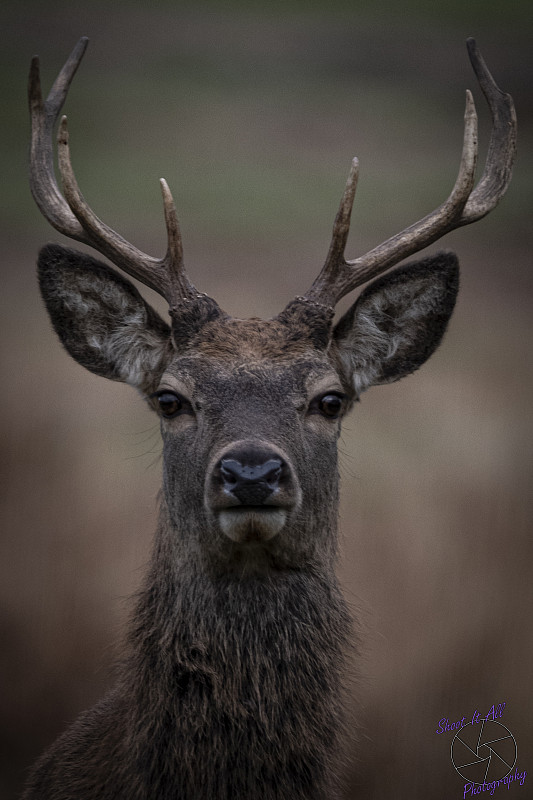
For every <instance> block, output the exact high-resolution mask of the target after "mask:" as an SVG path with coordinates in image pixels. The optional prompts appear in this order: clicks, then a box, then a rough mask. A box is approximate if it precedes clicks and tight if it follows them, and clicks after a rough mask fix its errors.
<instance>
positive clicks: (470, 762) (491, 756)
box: [451, 719, 517, 785]
mask: <svg viewBox="0 0 533 800" xmlns="http://www.w3.org/2000/svg"><path fill="white" fill-rule="evenodd" d="M451 756H452V764H453V766H454V767H455V769H456V770H457V772H458V773H459V775H461V776H462V777H463V778H464V779H465V780H466V781H468V782H470V783H478V784H480V785H481V784H483V783H491V782H492V781H498V780H501V779H502V778H505V777H506V776H507V775H508V774H509V773H510V772H511V770H512V769H513V767H514V765H515V764H516V757H517V748H516V741H515V738H514V736H513V734H512V733H511V731H510V730H509V729H508V728H506V727H505V725H502V723H501V722H494V721H492V720H488V719H482V720H480V722H479V723H476V724H474V723H472V722H468V723H467V724H466V725H463V727H462V728H461V730H459V731H458V732H457V733H456V734H455V736H454V738H453V741H452V746H451Z"/></svg>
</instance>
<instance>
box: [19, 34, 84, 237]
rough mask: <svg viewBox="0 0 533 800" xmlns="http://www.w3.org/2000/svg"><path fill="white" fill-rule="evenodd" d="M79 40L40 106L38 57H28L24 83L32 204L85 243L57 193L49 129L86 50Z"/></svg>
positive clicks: (51, 128) (80, 231)
mask: <svg viewBox="0 0 533 800" xmlns="http://www.w3.org/2000/svg"><path fill="white" fill-rule="evenodd" d="M88 41H89V40H88V39H87V37H86V36H84V37H82V38H81V39H80V40H79V42H78V43H77V45H76V47H75V48H74V50H73V51H72V53H71V54H70V56H69V58H68V60H67V61H66V63H65V65H64V66H63V69H62V70H61V72H60V73H59V75H58V76H57V78H56V81H55V83H54V85H53V87H52V89H51V90H50V94H49V95H48V97H47V99H46V102H44V103H43V99H42V93H41V78H40V70H39V56H34V57H33V58H32V62H31V67H30V77H29V82H28V100H29V106H30V115H31V151H30V188H31V193H32V195H33V198H34V200H35V202H36V203H37V205H38V207H39V209H40V211H41V213H42V214H43V216H44V217H45V218H46V219H47V220H48V222H49V223H50V224H51V225H52V226H53V227H54V228H55V229H56V230H58V231H59V232H60V233H63V234H65V236H69V237H70V238H72V239H77V240H78V241H81V242H85V241H86V236H85V235H84V232H83V229H82V227H81V225H80V224H79V222H78V221H77V219H76V217H75V216H74V215H73V214H72V212H71V210H70V209H69V207H68V205H67V203H66V202H65V200H64V198H63V197H62V195H61V192H60V191H59V187H58V185H57V181H56V178H55V174H54V150H53V136H52V134H53V130H54V126H55V123H56V121H57V118H58V116H59V112H60V111H61V109H62V107H63V103H64V102H65V98H66V96H67V92H68V89H69V86H70V84H71V82H72V79H73V77H74V75H75V73H76V70H77V69H78V66H79V64H80V62H81V59H82V58H83V54H84V53H85V50H86V49H87V44H88Z"/></svg>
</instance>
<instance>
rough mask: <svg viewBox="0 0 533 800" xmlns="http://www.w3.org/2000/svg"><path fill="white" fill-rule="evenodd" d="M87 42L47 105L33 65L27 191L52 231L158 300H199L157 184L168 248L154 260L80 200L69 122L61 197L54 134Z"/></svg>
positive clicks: (63, 137) (62, 144) (166, 196)
mask: <svg viewBox="0 0 533 800" xmlns="http://www.w3.org/2000/svg"><path fill="white" fill-rule="evenodd" d="M88 42H89V40H88V39H87V37H85V36H84V37H82V38H81V39H80V40H79V42H78V43H77V45H76V47H75V48H74V50H73V51H72V53H71V54H70V56H69V58H68V60H67V61H66V63H65V65H64V66H63V68H62V70H61V72H60V73H59V75H58V77H57V79H56V81H55V83H54V85H53V86H52V89H51V90H50V93H49V95H48V97H47V99H46V101H45V102H43V99H42V93H41V81H40V74H39V58H38V57H37V56H35V57H34V58H33V59H32V63H31V69H30V78H29V85H28V97H29V105H30V113H31V124H32V134H31V156H30V186H31V191H32V194H33V197H34V199H35V202H36V203H37V205H38V206H39V208H40V210H41V212H42V214H43V215H44V216H45V217H46V219H47V220H48V221H49V222H50V224H51V225H53V227H54V228H55V229H56V230H58V231H59V232H60V233H62V234H64V235H65V236H68V237H70V238H71V239H76V240H77V241H79V242H83V243H85V244H88V245H90V246H91V247H94V248H95V249H96V250H98V251H99V252H100V253H102V254H103V255H105V256H107V257H108V258H109V259H110V260H111V261H112V262H113V263H114V264H116V266H118V267H120V268H121V269H123V270H124V272H126V273H128V274H129V275H132V276H133V277H134V278H137V280H139V281H141V282H142V283H144V284H145V285H146V286H149V287H150V288H151V289H154V291H156V292H158V293H159V294H161V295H162V296H163V297H164V298H165V299H166V300H167V301H168V303H169V305H170V306H173V305H174V304H175V303H179V302H180V300H183V299H192V298H195V297H197V294H198V293H197V290H196V288H195V287H194V286H193V284H192V283H191V282H190V280H189V279H188V277H187V275H186V273H185V269H184V264H183V247H182V241H181V234H180V229H179V224H178V218H177V215H176V209H175V207H174V201H173V199H172V195H171V193H170V190H169V188H168V185H167V183H166V181H165V180H164V179H161V190H162V193H163V206H164V214H165V223H166V228H167V237H168V247H167V252H166V255H165V257H164V258H162V259H157V258H153V257H152V256H149V255H147V254H146V253H143V252H142V250H138V249H137V248H136V247H134V246H133V245H132V244H130V243H129V242H127V241H126V240H125V239H123V238H122V236H120V235H119V234H118V233H116V232H115V231H114V230H112V229H111V228H109V227H108V226H107V225H106V224H105V223H104V222H102V221H101V220H100V219H99V218H98V217H97V216H96V214H95V213H94V212H93V211H92V210H91V208H90V207H89V205H88V204H87V202H86V201H85V199H84V197H83V195H82V194H81V192H80V190H79V187H78V184H77V182H76V178H75V176H74V171H73V169H72V164H71V160H70V150H69V135H68V130H67V118H66V117H63V118H62V119H61V124H60V126H59V133H58V163H59V171H60V174H61V179H62V184H63V192H64V196H63V195H62V194H61V191H60V190H59V187H58V185H57V181H56V177H55V173H54V151H53V132H54V127H55V124H56V122H57V119H58V117H59V114H60V112H61V109H62V107H63V104H64V102H65V99H66V97H67V93H68V90H69V87H70V84H71V82H72V79H73V77H74V75H75V74H76V70H77V69H78V66H79V64H80V62H81V60H82V58H83V55H84V53H85V50H86V49H87V44H88Z"/></svg>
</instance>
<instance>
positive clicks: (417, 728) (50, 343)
mask: <svg viewBox="0 0 533 800" xmlns="http://www.w3.org/2000/svg"><path fill="white" fill-rule="evenodd" d="M532 18H533V11H532V9H531V4H530V3H529V2H525V1H524V2H522V1H521V0H506V2H505V3H501V2H499V1H498V2H495V0H484V2H481V1H480V0H470V2H468V3H464V2H463V1H462V0H461V2H459V1H458V0H457V2H454V1H453V0H443V2H440V3H434V4H431V3H422V2H419V0H400V2H393V0H389V1H388V2H383V3H380V2H364V1H362V2H357V1H356V0H352V2H340V1H339V0H333V1H332V2H329V3H327V4H326V3H318V2H297V0H285V2H280V0H270V2H269V3H266V2H259V0H257V2H253V1H252V2H244V0H240V1H239V0H234V2H227V3H217V2H214V0H213V1H212V2H195V3H192V2H191V3H182V2H176V1H174V2H170V1H169V2H153V3H150V4H148V3H141V2H132V1H131V0H130V1H129V2H126V1H125V0H124V2H120V1H119V2H115V3H113V4H110V3H108V2H105V3H104V2H90V0H88V1H87V2H86V3H84V4H81V3H76V2H69V3H67V2H59V0H48V2H47V3H46V4H44V3H37V2H35V3H31V2H17V3H15V2H13V0H4V3H3V4H2V10H1V11H0V20H1V25H2V31H3V44H2V48H1V51H0V63H1V78H0V79H1V88H2V115H1V123H0V124H1V141H0V158H1V174H2V190H1V196H0V203H1V215H0V226H1V236H2V260H3V266H2V276H3V285H2V292H1V302H2V315H1V322H2V335H1V340H0V342H1V348H2V358H3V365H4V372H3V374H4V378H3V387H4V388H3V391H2V392H1V402H2V413H1V415H0V420H1V424H2V459H1V467H2V473H3V478H2V488H3V492H2V502H1V507H0V510H1V514H2V536H1V540H0V631H1V644H2V647H1V655H0V680H1V686H2V692H1V695H0V704H1V713H0V718H1V720H2V731H1V737H2V739H1V744H0V754H1V755H0V757H1V776H0V796H1V797H2V798H6V799H7V798H14V797H16V796H17V795H18V792H19V791H20V787H21V784H22V781H23V780H24V775H25V774H26V771H27V768H28V765H29V764H31V762H32V761H33V760H34V759H35V758H36V756H37V755H38V754H39V752H40V751H41V750H42V749H43V748H44V747H45V746H46V745H47V744H48V743H50V742H51V740H52V739H54V738H55V737H56V735H57V734H58V733H59V732H60V731H62V730H63V729H64V727H65V726H66V724H67V723H68V722H69V721H70V720H72V719H73V718H74V717H75V716H76V715H77V714H78V713H79V711H81V710H82V709H84V708H86V707H87V706H89V705H91V704H92V703H94V702H95V701H96V699H97V698H98V697H100V696H101V694H102V693H103V692H104V691H105V689H106V687H107V686H108V685H109V683H110V681H111V673H112V663H113V660H114V659H115V657H116V654H117V643H118V642H119V640H120V635H121V631H122V630H123V626H124V622H125V619H126V616H127V613H128V608H129V602H128V597H129V596H130V595H131V594H132V593H133V592H135V590H136V588H137V587H138V586H139V581H140V576H141V574H142V571H143V568H144V565H145V564H146V561H147V559H148V555H149V551H150V545H151V540H152V533H153V531H154V529H155V522H156V507H157V491H158V487H159V481H160V470H161V462H160V444H159V432H158V425H157V421H156V419H155V417H154V416H153V415H152V414H151V413H150V412H149V411H148V409H147V408H146V406H145V404H144V403H143V401H142V399H141V398H140V397H138V396H136V395H135V393H134V392H133V390H131V389H129V388H128V387H124V386H122V385H120V384H115V383H111V382H107V381H105V380H103V379H100V378H97V377H95V376H93V375H91V374H89V373H87V372H84V371H83V369H82V368H81V367H79V366H78V365H77V364H75V363H74V361H72V360H71V359H70V358H69V357H68V356H67V355H66V354H65V353H64V352H63V351H62V349H61V347H60V346H59V344H58V342H57V340H56V337H55V335H54V334H53V332H52V330H51V327H50V325H49V323H48V320H47V318H46V316H45V313H44V310H43V307H42V304H41V301H40V298H39V296H38V290H37V282H36V279H35V267H34V264H35V258H36V254H37V251H38V248H39V247H40V246H41V245H42V244H43V243H44V242H46V241H49V240H54V241H60V240H62V237H61V236H60V235H59V234H57V233H55V232H54V231H52V230H51V228H50V227H49V226H48V224H47V223H46V222H45V221H44V219H42V218H41V217H40V215H39V213H38V211H37V209H36V207H35V206H34V204H33V202H32V199H31V197H30V193H29V189H28V184H27V150H28V140H29V125H28V120H27V108H26V99H25V93H26V80H27V77H26V76H27V70H28V66H29V62H30V58H31V56H32V55H33V54H34V53H39V54H40V56H41V65H42V80H43V87H44V89H45V91H46V92H47V91H48V89H49V87H50V86H51V83H52V81H53V80H54V78H55V76H56V74H57V72H58V71H59V69H60V67H61V66H62V64H63V62H64V61H65V59H66V57H67V56H68V54H69V52H70V50H71V49H72V47H73V46H74V44H75V42H76V41H77V39H78V38H79V37H80V36H81V35H83V34H86V35H88V36H89V37H90V39H91V42H90V46H89V50H88V52H87V54H86V56H85V59H84V62H83V64H82V66H81V68H80V70H79V72H78V74H77V76H76V78H75V81H74V84H73V87H72V89H71V96H70V97H69V99H68V101H67V105H66V113H68V116H69V128H70V132H71V147H72V157H73V162H74V165H75V170H76V174H77V177H78V181H79V183H80V186H81V187H82V191H83V192H84V195H85V196H86V198H87V199H88V201H89V203H90V204H91V206H92V207H93V209H94V210H95V211H96V213H98V215H99V216H100V217H102V218H103V219H104V220H105V221H106V222H107V223H108V224H109V225H111V226H112V227H113V228H115V229H116V230H118V231H119V232H120V233H121V234H122V235H124V236H125V237H126V238H127V239H129V240H131V241H132V242H133V243H134V244H135V245H137V246H138V247H140V248H142V249H144V250H145V251H146V252H149V253H152V254H153V255H161V254H162V252H163V250H164V247H165V233H164V224H163V214H162V209H161V200H160V195H159V186H158V178H160V177H161V176H164V177H166V178H167V180H168V182H169V184H170V186H171V188H172V191H173V193H174V198H175V201H176V204H177V207H178V213H179V215H180V220H181V225H182V231H183V236H184V243H185V255H186V263H187V265H188V270H189V274H190V275H191V277H192V280H193V281H194V282H195V284H196V285H197V286H198V287H199V289H200V290H205V291H207V292H208V293H209V294H212V295H213V296H215V297H216V298H217V300H218V301H219V302H220V304H221V305H222V307H223V308H225V309H226V310H227V311H228V312H230V313H232V314H234V315H236V316H252V315H259V316H266V317H268V316H272V315H274V314H275V313H277V312H278V311H279V310H280V309H281V308H282V307H283V306H284V305H285V303H286V302H287V301H288V300H289V299H290V298H291V297H292V296H294V295H295V294H299V293H301V292H303V291H304V290H305V289H306V288H307V287H308V286H309V285H310V284H311V282H312V280H313V279H314V277H315V275H316V274H317V272H318V270H319V268H320V267H321V265H322V263H323V259H324V257H325V254H326V251H327V247H328V244H329V240H330V233H331V225H332V222H333V218H334V215H335V213H336V209H337V205H338V201H339V198H340V196H341V193H342V190H343V187H344V182H345V178H346V174H347V172H348V169H349V165H350V160H351V158H352V156H354V155H357V156H358V157H359V159H360V163H361V177H360V184H359V189H358V195H357V199H356V205H355V209H354V215H353V223H352V234H351V238H350V243H349V247H348V256H349V257H355V256H357V255H358V254H360V253H363V252H365V251H366V250H368V249H369V248H371V247H373V246H374V245H375V244H377V243H379V242H380V241H382V240H384V239H386V238H387V237H388V236H390V235H392V234H393V233H395V232H397V231H399V230H401V229H402V228H404V227H406V226H407V225H408V224H410V223H411V222H413V221H415V220H416V219H419V218H420V217H422V216H424V215H425V214H426V213H428V212H429V211H430V210H432V209H433V208H434V207H436V206H437V205H438V204H440V203H441V202H442V200H443V199H444V198H445V197H446V196H447V194H448V192H449V190H450V189H451V186H452V185H453V182H454V180H455V175H456V172H457V168H458V164H459V158H460V152H461V144H462V127H463V122H462V118H463V110H464V90H465V89H466V88H468V87H469V88H471V89H473V90H474V95H475V98H476V101H477V106H478V111H479V116H480V141H481V156H482V157H484V155H485V152H486V144H487V141H488V134H489V119H488V114H487V111H486V108H485V106H484V100H483V98H482V95H481V94H480V91H479V90H478V87H477V84H476V81H475V78H474V76H473V73H472V71H471V68H470V64H469V61H468V58H467V54H466V49H465V39H466V37H467V36H469V35H475V36H476V37H477V40H478V43H479V45H480V47H481V49H482V52H483V54H484V56H485V58H486V60H487V62H488V64H489V66H490V68H491V70H492V71H493V74H494V76H495V77H496V80H497V81H498V83H499V85H500V86H501V87H502V88H503V89H504V90H506V91H509V92H511V93H512V94H513V96H514V98H515V101H516V105H517V112H518V119H519V152H518V158H517V162H516V168H515V175H514V179H513V183H512V185H511V188H510V191H509V193H508V196H506V198H505V199H504V200H503V201H502V203H501V205H500V206H499V207H498V208H497V209H496V210H495V211H494V212H493V213H492V214H491V216H490V217H488V218H487V219H485V220H483V221H481V222H479V223H477V224H476V225H474V226H472V227H467V228H463V229H461V230H459V231H458V232H456V233H454V234H451V235H449V236H448V237H446V239H445V241H444V242H443V243H442V244H441V245H438V246H436V247H434V248H432V249H433V250H435V249H438V247H442V246H444V247H446V248H453V249H455V250H456V251H457V252H458V254H459V256H460V260H461V264H462V287H461V292H460V296H459V301H458V305H457V308H456V311H455V314H454V317H453V319H452V323H451V326H450V329H449V332H448V334H447V336H446V339H445V341H444V343H443V345H442V346H441V348H440V350H439V351H438V353H437V354H436V355H435V356H434V357H433V358H432V359H431V361H430V362H429V363H428V364H426V365H425V366H424V367H423V368H422V369H421V370H420V372H419V373H417V374H415V375H413V376H411V377H410V378H408V379H406V380H405V381H402V382H400V383H398V384H395V385H392V386H389V387H380V388H376V389H372V390H370V391H369V392H368V393H367V394H366V395H364V396H363V401H362V403H361V404H359V405H358V407H357V408H356V409H355V412H354V413H353V414H352V416H351V417H350V418H349V419H348V420H347V421H346V424H345V426H344V430H343V436H342V441H341V456H340V465H341V475H342V508H341V531H342V540H343V543H342V557H341V560H340V564H339V569H340V574H341V577H342V583H343V586H344V590H345V592H346V595H347V597H348V599H349V602H350V605H351V607H352V609H353V612H354V615H355V616H356V617H357V619H358V620H359V624H360V627H361V645H360V652H359V656H358V658H357V672H358V678H357V680H356V681H355V683H354V686H353V690H352V692H351V696H352V698H353V699H352V700H351V707H352V708H351V710H352V712H353V713H352V717H353V719H354V720H355V721H356V723H357V728H358V738H359V742H358V744H357V745H353V746H351V747H350V749H349V752H348V756H347V759H346V774H345V778H346V787H347V788H346V798H353V799H354V800H355V799H356V798H370V797H372V798H379V799H381V798H390V797H396V798H419V797H420V798H422V797H432V798H433V797H435V798H440V797H442V798H444V797H447V798H451V797H459V796H462V793H463V785H464V781H463V780H462V779H461V778H460V777H459V775H457V773H456V772H455V771H454V769H453V766H452V764H451V761H450V743H451V739H452V736H453V734H452V733H444V734H441V735H437V734H436V730H437V729H438V726H439V721H440V720H441V719H442V718H448V719H449V720H450V722H453V721H455V720H457V719H460V718H462V717H463V716H466V717H467V718H469V717H471V716H472V714H473V713H474V711H475V710H478V711H480V713H481V714H482V715H484V714H485V713H487V711H488V710H489V709H490V707H491V706H492V704H493V703H494V704H497V703H503V702H505V703H506V706H505V710H504V714H503V717H502V718H501V722H503V723H504V724H505V725H506V726H507V727H508V728H509V729H510V730H511V732H512V733H513V734H514V736H515V738H516V741H517V745H518V761H517V766H518V768H519V769H520V770H524V769H525V770H527V771H531V770H533V730H532V722H531V701H532V696H533V691H532V683H533V669H532V660H533V637H532V632H531V618H532V611H533V604H532V599H533V598H532V589H531V584H532V580H531V556H532V554H533V543H532V537H531V519H532V505H533V496H532V493H531V491H530V482H531V465H532V448H531V434H532V417H531V390H532V388H533V381H532V375H531V366H532V364H531V361H532V358H531V337H532V333H533V327H532V324H531V300H532V294H533V270H532V268H531V253H530V247H531V235H530V229H531V223H530V215H531V207H532V199H533V198H532V195H533V181H532V178H533V165H532V154H531V153H532V151H531V144H532V138H533V137H532V122H533V119H532V112H533V108H532V106H531V103H530V96H531V83H532V78H533V62H532V60H531V42H532V31H533V25H532V22H533V19H532ZM145 296H147V297H149V299H150V301H151V302H153V303H154V304H155V305H156V306H157V307H158V308H159V309H160V310H161V312H162V313H165V312H164V308H163V307H162V305H161V303H160V302H159V299H158V298H157V297H156V296H155V295H152V294H151V293H150V292H148V291H146V292H145ZM352 299H353V298H352ZM345 306H346V303H345V305H344V307H345ZM354 724H355V723H354ZM528 780H530V778H529V777H528V778H527V779H526V781H528ZM526 787H527V783H526ZM511 791H512V792H515V793H516V792H517V791H518V788H515V787H513V786H512V787H511ZM526 793H527V788H526ZM521 796H525V794H524V793H523V792H522V793H521Z"/></svg>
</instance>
